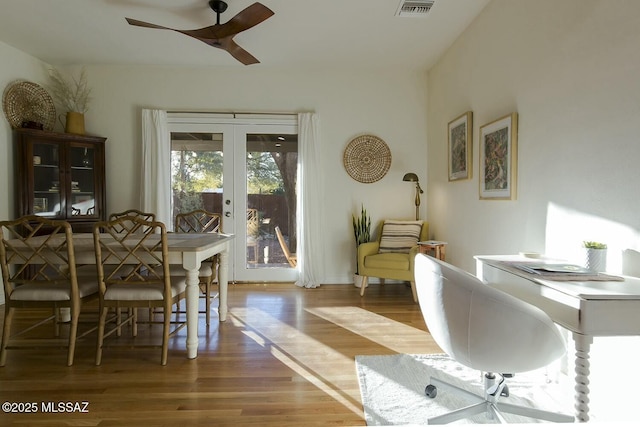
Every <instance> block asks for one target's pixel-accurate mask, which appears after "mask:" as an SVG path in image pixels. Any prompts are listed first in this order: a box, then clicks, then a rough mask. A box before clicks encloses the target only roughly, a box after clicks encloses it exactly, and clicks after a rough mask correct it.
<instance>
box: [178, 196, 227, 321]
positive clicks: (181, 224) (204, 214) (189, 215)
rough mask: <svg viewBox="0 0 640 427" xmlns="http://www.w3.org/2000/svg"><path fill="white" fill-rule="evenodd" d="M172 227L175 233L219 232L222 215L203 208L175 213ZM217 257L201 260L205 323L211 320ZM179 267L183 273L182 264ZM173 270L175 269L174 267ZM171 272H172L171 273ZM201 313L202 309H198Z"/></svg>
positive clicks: (200, 273) (199, 275) (201, 288)
mask: <svg viewBox="0 0 640 427" xmlns="http://www.w3.org/2000/svg"><path fill="white" fill-rule="evenodd" d="M174 229H175V232H176V233H220V232H221V231H222V215H220V214H217V213H212V212H208V211H206V210H204V209H196V210H193V211H191V212H184V213H180V214H178V215H176V219H175V224H174ZM218 264H219V257H218V256H217V255H216V256H213V257H211V258H209V259H208V260H205V261H203V262H202V265H201V267H200V271H199V273H198V277H199V279H200V291H201V295H200V296H201V297H202V298H204V299H205V307H206V308H205V311H204V313H205V316H206V321H207V325H209V323H210V321H211V300H212V299H214V298H215V295H214V296H212V295H211V288H212V287H213V281H214V279H215V278H216V277H217V272H218ZM178 267H179V268H180V269H181V272H182V274H183V275H184V270H182V266H176V268H178ZM174 270H175V269H174ZM172 274H173V273H172ZM200 313H202V311H200Z"/></svg>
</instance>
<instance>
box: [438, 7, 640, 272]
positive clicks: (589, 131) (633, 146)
mask: <svg viewBox="0 0 640 427" xmlns="http://www.w3.org/2000/svg"><path fill="white" fill-rule="evenodd" d="M639 16H640V2H635V1H624V0H616V1H605V0H599V1H596V0H589V1H585V0H563V1H561V2H558V1H553V0H544V1H535V2H534V1H527V0H509V1H505V0H494V1H493V2H492V3H490V4H489V5H488V6H487V7H486V8H485V9H484V11H483V12H482V13H481V14H480V16H479V17H478V18H477V19H476V20H475V21H474V22H473V23H472V25H471V26H470V27H469V28H468V29H467V30H466V31H465V32H464V33H463V35H462V36H461V37H460V38H459V39H458V40H457V41H456V43H455V44H454V45H453V46H452V47H451V48H450V49H449V50H448V51H447V53H446V55H445V56H444V57H443V58H442V59H441V60H440V61H439V63H438V64H437V65H436V66H435V67H433V68H432V69H431V70H430V72H429V77H428V88H429V113H428V123H429V133H428V135H429V139H428V145H429V152H428V186H427V194H428V196H427V197H428V217H429V220H430V223H431V224H432V228H431V229H432V232H433V233H434V237H435V238H437V239H440V240H445V241H448V242H449V247H448V248H447V257H448V258H449V259H450V260H451V261H452V262H453V263H455V264H457V265H459V266H461V267H463V268H465V269H467V270H473V269H474V263H473V255H475V254H501V253H517V252H519V251H537V252H541V253H547V254H551V255H555V256H562V257H566V258H569V259H574V257H575V256H577V252H576V250H577V248H578V246H579V245H580V243H581V242H582V240H600V241H604V242H606V243H608V244H609V247H610V250H609V266H610V268H611V269H612V271H622V270H623V262H622V257H621V254H622V252H623V251H626V252H625V253H626V254H627V255H629V256H628V257H626V258H625V263H624V271H625V272H627V273H634V274H638V272H639V271H640V261H638V259H637V252H635V251H638V250H639V249H640V238H639V230H640V215H639V214H638V212H640V198H639V197H638V194H639V192H638V178H640V173H639V168H638V166H639V161H638V160H639V159H640V143H639V142H638V135H640V120H638V117H639V115H638V113H639V109H640V104H639V103H638V99H640V79H638V76H639V75H640V55H638V45H639V44H640V26H639V25H638V22H639V21H638V19H639V18H638V17H639ZM467 110H472V111H473V113H474V117H473V118H474V126H473V141H474V142H473V156H474V157H473V159H474V160H473V178H472V179H471V180H467V181H462V182H460V181H456V182H448V179H447V123H448V122H449V121H450V120H452V119H454V118H455V117H457V116H458V115H460V114H462V113H463V112H465V111H467ZM514 111H515V112H517V113H518V114H519V135H518V150H519V153H518V185H517V186H518V189H517V190H518V196H517V200H516V201H486V200H479V196H478V188H479V181H478V173H477V172H478V170H479V167H478V166H479V165H478V152H479V150H478V147H479V145H478V141H479V138H478V135H479V127H480V126H481V125H483V124H486V123H488V122H490V121H492V120H494V119H496V118H499V117H502V116H504V115H506V114H509V113H511V112H514ZM629 249H631V251H629ZM634 255H636V259H635V260H633V258H634ZM630 260H632V261H634V262H630Z"/></svg>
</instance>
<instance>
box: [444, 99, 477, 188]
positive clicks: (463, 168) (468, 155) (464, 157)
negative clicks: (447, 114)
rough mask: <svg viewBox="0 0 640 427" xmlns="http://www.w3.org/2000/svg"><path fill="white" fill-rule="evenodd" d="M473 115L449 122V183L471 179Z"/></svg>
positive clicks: (468, 114) (469, 113)
mask: <svg viewBox="0 0 640 427" xmlns="http://www.w3.org/2000/svg"><path fill="white" fill-rule="evenodd" d="M472 132H473V113H472V112H471V111H467V112H466V113H464V114H463V115H461V116H459V117H456V118H455V119H453V120H452V121H450V122H449V181H458V180H462V179H470V178H471V165H472V161H473V160H472V159H473V156H472V146H473V143H472V141H473V138H472Z"/></svg>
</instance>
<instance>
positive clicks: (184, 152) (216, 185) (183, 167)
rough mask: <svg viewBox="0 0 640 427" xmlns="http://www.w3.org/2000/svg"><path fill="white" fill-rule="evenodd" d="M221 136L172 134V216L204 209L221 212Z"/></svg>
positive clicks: (222, 157) (215, 134)
mask: <svg viewBox="0 0 640 427" xmlns="http://www.w3.org/2000/svg"><path fill="white" fill-rule="evenodd" d="M223 159H224V156H223V154H222V135H221V134H217V133H194V132H188V133H187V132H172V133H171V190H172V195H173V197H172V218H175V217H176V215H177V214H178V213H180V212H189V211H192V210H195V209H204V210H206V211H209V212H214V213H219V214H222V188H223V181H224V180H223V168H222V166H223Z"/></svg>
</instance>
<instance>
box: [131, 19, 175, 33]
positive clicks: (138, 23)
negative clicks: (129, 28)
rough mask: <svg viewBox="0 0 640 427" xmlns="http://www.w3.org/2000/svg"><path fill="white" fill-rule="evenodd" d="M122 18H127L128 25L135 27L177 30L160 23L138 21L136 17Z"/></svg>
mask: <svg viewBox="0 0 640 427" xmlns="http://www.w3.org/2000/svg"><path fill="white" fill-rule="evenodd" d="M124 19H126V20H127V22H128V23H129V25H135V26H136V27H144V28H156V29H158V30H173V31H177V30H174V29H173V28H169V27H163V26H162V25H156V24H150V23H148V22H144V21H138V20H137V19H131V18H124Z"/></svg>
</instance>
